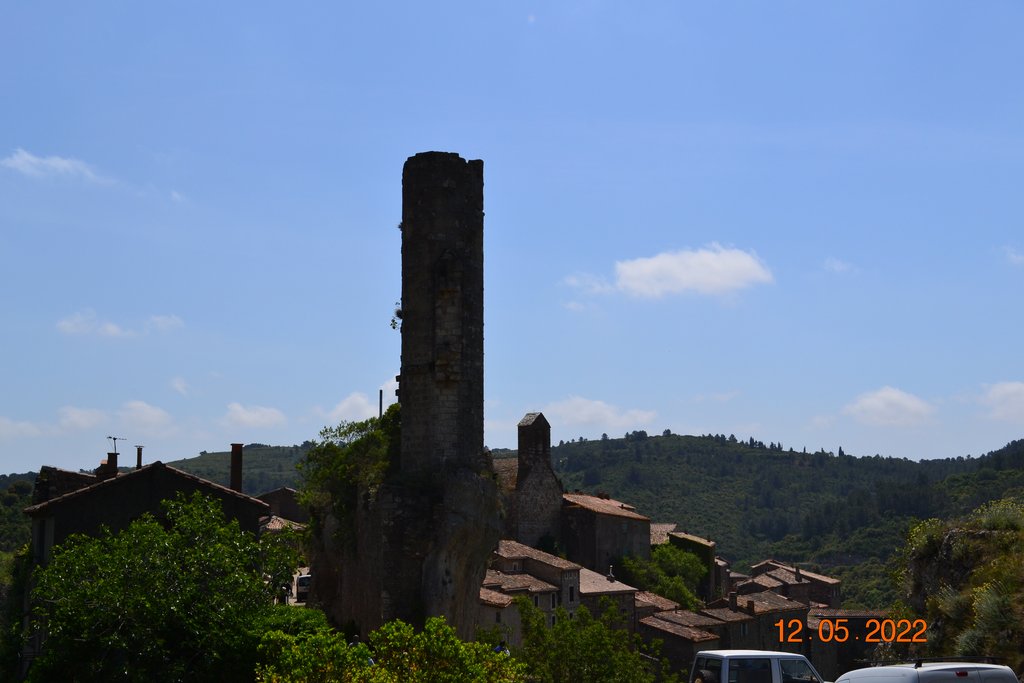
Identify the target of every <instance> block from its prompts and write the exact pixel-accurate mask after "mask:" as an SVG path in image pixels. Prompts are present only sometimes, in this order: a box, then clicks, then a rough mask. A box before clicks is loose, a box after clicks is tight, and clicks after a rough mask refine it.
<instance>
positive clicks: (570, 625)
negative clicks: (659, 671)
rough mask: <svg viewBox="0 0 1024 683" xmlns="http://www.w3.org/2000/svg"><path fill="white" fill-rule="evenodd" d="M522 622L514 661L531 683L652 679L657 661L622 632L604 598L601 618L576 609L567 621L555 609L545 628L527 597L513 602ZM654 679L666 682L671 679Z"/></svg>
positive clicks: (616, 613)
mask: <svg viewBox="0 0 1024 683" xmlns="http://www.w3.org/2000/svg"><path fill="white" fill-rule="evenodd" d="M516 606H517V607H518V608H519V614H520V616H521V618H522V628H523V647H522V648H520V649H517V650H516V652H515V655H516V657H517V658H520V659H522V660H523V661H524V662H526V664H527V667H528V674H529V680H530V681H537V682H543V683H620V682H621V683H644V682H645V681H651V682H653V681H654V680H656V677H655V674H654V673H653V671H652V668H656V666H657V664H658V663H657V660H656V659H655V657H654V656H652V655H653V654H656V653H650V652H646V651H645V647H644V645H643V643H642V641H641V640H640V638H639V636H636V635H632V634H630V633H629V631H628V630H626V628H625V626H626V625H625V624H624V623H623V621H624V620H623V618H622V615H621V614H620V613H619V611H618V610H617V609H616V608H615V606H614V605H612V604H611V603H610V602H608V601H607V600H606V601H605V606H604V612H603V613H602V614H601V616H600V618H595V617H594V616H593V615H591V613H590V611H589V610H588V609H587V608H586V607H580V608H579V609H577V610H576V612H575V613H574V614H573V616H572V618H570V617H569V614H568V613H567V612H566V611H565V609H564V608H562V607H559V608H558V609H557V610H555V624H554V626H551V627H548V625H547V623H546V622H545V615H544V613H543V612H542V611H541V610H539V609H538V608H536V607H534V606H533V603H532V602H530V601H529V600H527V599H526V598H517V599H516ZM658 680H662V681H666V683H671V681H674V680H675V679H674V678H672V677H671V676H670V677H668V678H666V677H662V678H660V679H658Z"/></svg>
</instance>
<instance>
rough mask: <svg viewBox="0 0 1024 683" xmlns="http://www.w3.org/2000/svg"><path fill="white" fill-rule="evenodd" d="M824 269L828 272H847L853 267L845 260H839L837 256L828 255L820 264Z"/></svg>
mask: <svg viewBox="0 0 1024 683" xmlns="http://www.w3.org/2000/svg"><path fill="white" fill-rule="evenodd" d="M822 265H823V267H824V268H825V270H827V271H828V272H830V273H849V272H852V271H853V270H854V267H853V266H852V265H850V264H849V263H846V262H845V261H840V260H839V259H837V258H833V257H831V256H829V257H828V258H827V259H825V263H824V264H822Z"/></svg>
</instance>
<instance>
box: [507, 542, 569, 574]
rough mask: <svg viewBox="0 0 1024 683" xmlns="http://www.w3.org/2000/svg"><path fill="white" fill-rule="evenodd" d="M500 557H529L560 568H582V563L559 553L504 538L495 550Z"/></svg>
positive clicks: (510, 558) (509, 558)
mask: <svg viewBox="0 0 1024 683" xmlns="http://www.w3.org/2000/svg"><path fill="white" fill-rule="evenodd" d="M494 552H495V554H496V555H498V557H502V558H504V559H506V560H516V559H523V558H529V559H531V560H536V561H537V562H543V563H544V564H546V565H549V566H551V567H557V568H558V569H569V570H572V569H580V565H578V564H576V563H575V562H570V561H569V560H563V559H562V558H561V557H558V556H557V555H552V554H551V553H546V552H544V551H543V550H537V549H536V548H531V547H530V546H528V545H523V544H522V543H519V542H517V541H510V540H507V539H506V540H503V541H498V549H497V550H495V551H494Z"/></svg>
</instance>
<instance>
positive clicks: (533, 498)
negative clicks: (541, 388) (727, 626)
mask: <svg viewBox="0 0 1024 683" xmlns="http://www.w3.org/2000/svg"><path fill="white" fill-rule="evenodd" d="M562 493H563V491H562V484H561V482H560V481H558V477H557V476H556V475H555V471H554V469H552V467H551V425H550V424H549V423H548V421H547V419H546V418H545V417H544V414H543V413H527V414H526V415H525V416H524V417H523V419H522V420H520V421H519V464H518V470H517V473H516V502H515V511H516V514H515V530H514V536H515V539H516V540H518V541H519V542H520V543H524V544H526V545H528V546H532V547H538V546H541V545H547V544H548V543H557V542H560V541H561V539H560V538H559V537H560V536H561V514H562ZM544 541H547V543H545V542H544Z"/></svg>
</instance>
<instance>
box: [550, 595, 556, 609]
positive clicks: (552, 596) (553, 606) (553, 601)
mask: <svg viewBox="0 0 1024 683" xmlns="http://www.w3.org/2000/svg"><path fill="white" fill-rule="evenodd" d="M555 600H556V598H555V594H554V593H552V594H551V609H555Z"/></svg>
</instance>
